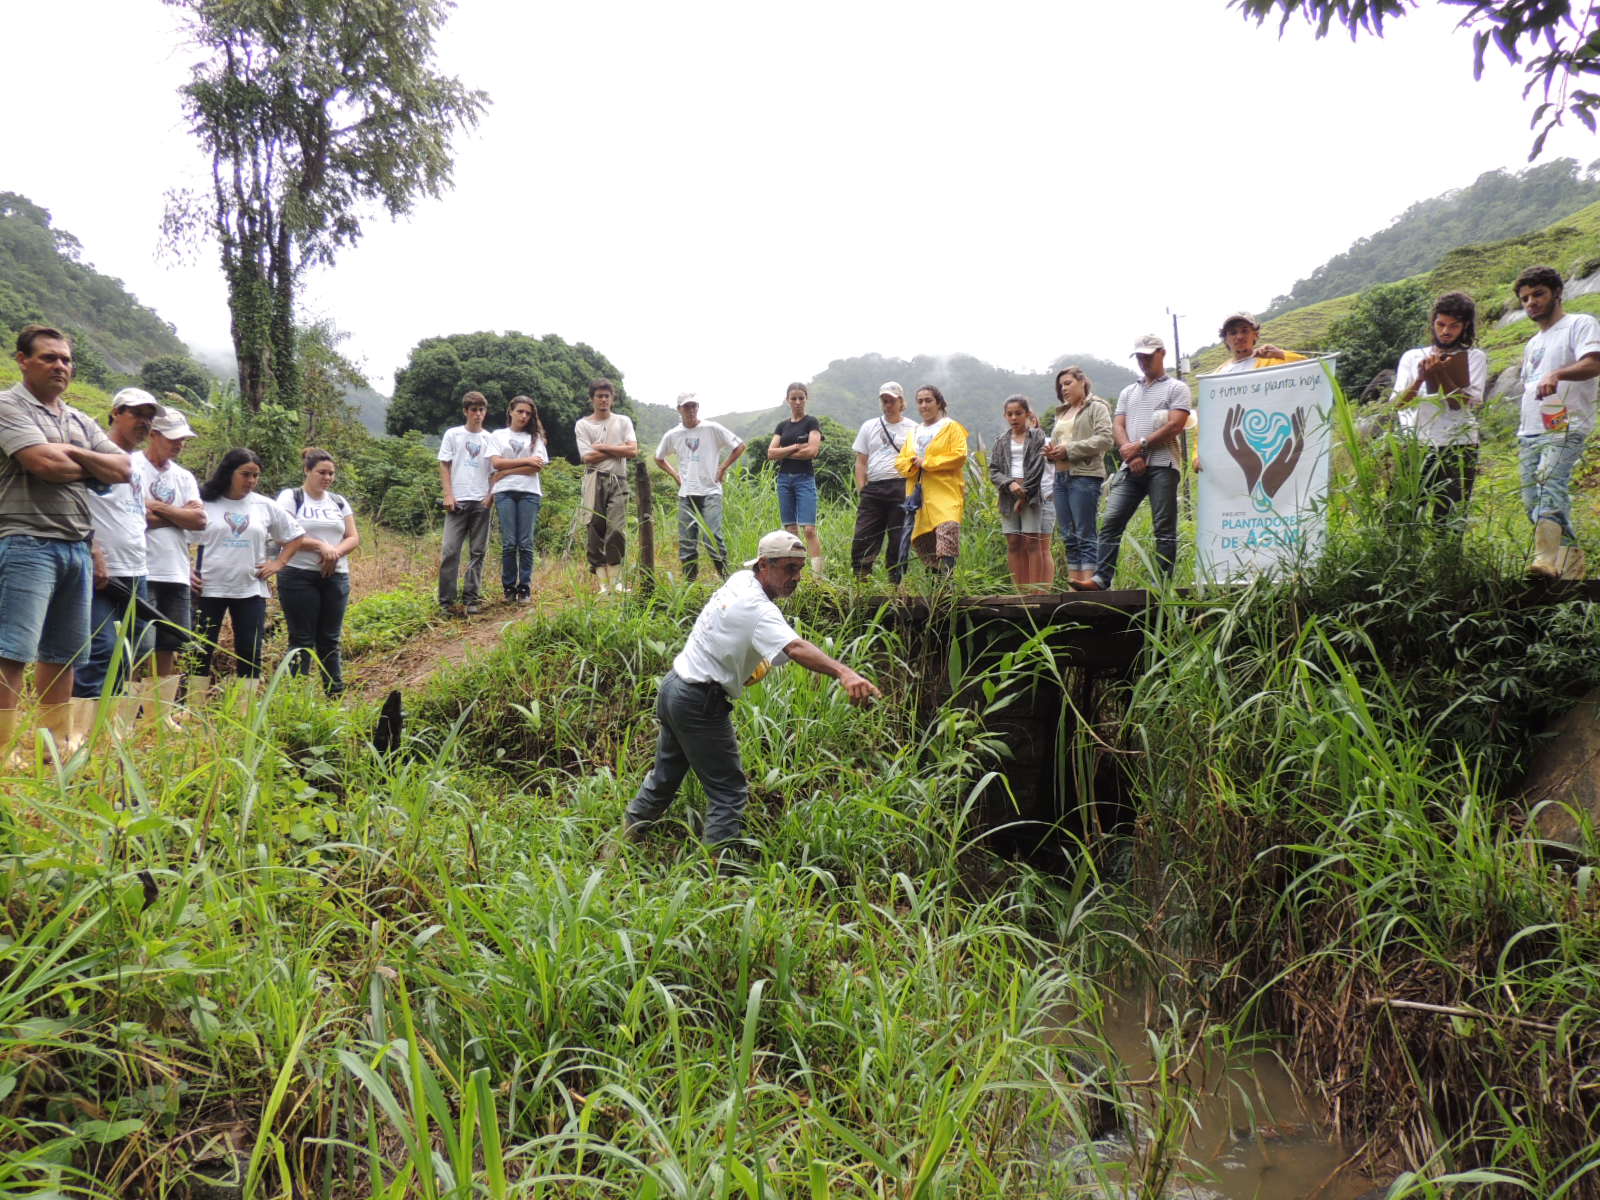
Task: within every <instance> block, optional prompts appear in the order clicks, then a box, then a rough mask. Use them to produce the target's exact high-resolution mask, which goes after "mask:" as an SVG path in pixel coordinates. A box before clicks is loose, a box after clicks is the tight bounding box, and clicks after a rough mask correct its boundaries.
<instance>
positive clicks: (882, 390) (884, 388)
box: [878, 379, 906, 400]
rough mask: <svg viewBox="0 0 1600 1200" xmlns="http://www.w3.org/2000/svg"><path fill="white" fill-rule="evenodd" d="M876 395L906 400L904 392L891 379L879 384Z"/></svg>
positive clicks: (903, 389)
mask: <svg viewBox="0 0 1600 1200" xmlns="http://www.w3.org/2000/svg"><path fill="white" fill-rule="evenodd" d="M878 395H879V396H880V397H881V396H893V397H894V398H895V399H896V400H904V399H905V398H906V390H905V388H903V387H901V386H900V385H899V384H898V383H896V382H895V381H894V380H892V379H891V380H889V382H888V383H885V384H881V385H880V386H879V387H878Z"/></svg>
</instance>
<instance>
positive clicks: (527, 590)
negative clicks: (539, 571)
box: [489, 396, 550, 602]
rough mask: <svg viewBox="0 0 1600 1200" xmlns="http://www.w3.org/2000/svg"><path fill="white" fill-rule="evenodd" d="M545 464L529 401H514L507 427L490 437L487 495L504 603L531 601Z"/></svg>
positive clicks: (522, 398) (546, 450) (543, 445)
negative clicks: (496, 532)
mask: <svg viewBox="0 0 1600 1200" xmlns="http://www.w3.org/2000/svg"><path fill="white" fill-rule="evenodd" d="M549 461H550V450H549V448H548V444H547V443H546V442H545V437H544V422H542V421H541V420H539V410H538V409H537V408H535V407H534V403H533V400H532V398H531V397H529V396H513V397H512V398H511V403H510V404H509V405H508V406H507V407H506V427H505V428H504V429H499V430H496V431H495V432H494V433H493V434H491V435H490V443H489V466H490V467H491V468H492V469H493V472H494V473H493V474H492V475H490V476H489V494H490V495H491V496H492V497H493V499H494V510H495V513H496V514H497V515H498V516H499V518H500V583H501V586H502V587H504V588H505V593H506V599H507V600H520V601H523V602H526V601H528V600H531V599H532V598H533V539H534V537H535V535H536V534H537V533H538V532H539V505H540V504H541V503H542V502H543V500H544V486H543V485H542V484H541V483H540V482H539V472H540V471H542V470H543V469H544V467H545V465H546V464H547V463H548V462H549Z"/></svg>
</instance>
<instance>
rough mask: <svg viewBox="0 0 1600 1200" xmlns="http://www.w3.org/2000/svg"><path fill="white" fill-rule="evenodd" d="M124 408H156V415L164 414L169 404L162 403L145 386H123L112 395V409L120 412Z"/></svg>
mask: <svg viewBox="0 0 1600 1200" xmlns="http://www.w3.org/2000/svg"><path fill="white" fill-rule="evenodd" d="M124 408H154V409H155V410H156V416H158V417H160V416H164V415H165V414H166V411H167V406H166V405H164V404H162V403H161V401H159V400H157V399H156V398H155V397H154V396H152V395H151V394H150V393H149V392H147V391H145V390H144V389H143V388H123V389H122V390H121V391H120V392H118V393H117V394H116V395H115V396H113V397H111V411H112V412H120V411H121V410H122V409H124Z"/></svg>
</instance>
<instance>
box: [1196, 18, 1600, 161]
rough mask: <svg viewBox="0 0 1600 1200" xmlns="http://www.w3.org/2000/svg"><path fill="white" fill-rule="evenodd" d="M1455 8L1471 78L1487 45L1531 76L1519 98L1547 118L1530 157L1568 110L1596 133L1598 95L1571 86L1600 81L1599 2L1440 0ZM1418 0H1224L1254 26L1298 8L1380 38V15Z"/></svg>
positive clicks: (1322, 32)
mask: <svg viewBox="0 0 1600 1200" xmlns="http://www.w3.org/2000/svg"><path fill="white" fill-rule="evenodd" d="M1437 2H1438V3H1440V4H1446V5H1449V6H1450V7H1451V8H1453V9H1455V10H1457V11H1460V12H1461V13H1462V16H1461V22H1460V24H1461V26H1462V28H1467V29H1471V30H1472V31H1473V34H1472V52H1473V64H1472V72H1473V76H1474V77H1475V78H1478V79H1481V78H1483V59H1484V54H1485V52H1486V51H1487V50H1488V49H1489V47H1490V46H1491V45H1492V46H1493V47H1494V48H1495V49H1497V50H1499V51H1500V53H1501V54H1503V55H1505V58H1506V61H1507V62H1509V63H1511V64H1512V65H1517V64H1521V65H1522V67H1523V70H1524V71H1525V72H1526V73H1527V76H1528V85H1527V87H1525V88H1524V89H1523V95H1524V96H1531V95H1534V94H1535V93H1538V95H1539V97H1540V99H1539V101H1538V103H1537V105H1536V106H1535V108H1534V111H1533V122H1532V123H1533V124H1534V125H1536V126H1537V125H1538V124H1539V123H1540V122H1541V121H1542V122H1544V126H1543V128H1541V129H1540V130H1539V134H1538V136H1537V137H1535V138H1534V140H1533V150H1532V152H1531V153H1530V154H1529V155H1528V159H1529V160H1530V161H1532V160H1533V159H1535V158H1538V157H1539V151H1540V150H1542V149H1544V140H1545V138H1546V137H1548V136H1549V135H1550V131H1551V130H1552V129H1554V128H1555V127H1556V126H1557V125H1559V124H1561V120H1562V118H1563V117H1564V116H1566V115H1567V114H1568V113H1571V114H1572V115H1573V116H1575V117H1577V118H1578V120H1580V121H1582V122H1583V123H1584V125H1586V126H1587V127H1588V129H1589V132H1590V133H1594V132H1595V113H1596V111H1597V110H1600V93H1596V92H1591V91H1588V90H1587V89H1585V88H1583V87H1579V86H1576V85H1578V84H1581V83H1583V82H1584V81H1585V80H1586V79H1590V80H1595V79H1600V4H1597V3H1586V2H1584V0H1578V2H1576V3H1574V0H1437ZM1417 4H1418V0H1228V6H1229V7H1230V8H1237V9H1239V10H1240V11H1241V12H1242V13H1244V15H1245V16H1246V17H1247V18H1253V19H1254V20H1255V22H1256V23H1257V24H1260V23H1261V22H1262V21H1265V20H1266V19H1267V17H1268V16H1270V15H1272V14H1274V13H1281V14H1282V20H1281V21H1280V22H1279V24H1278V32H1279V33H1280V34H1281V33H1282V32H1283V29H1284V27H1285V26H1287V25H1288V24H1289V21H1290V20H1291V19H1292V18H1293V17H1294V16H1295V14H1296V13H1298V14H1299V15H1300V16H1302V17H1304V18H1305V19H1306V20H1307V21H1308V22H1310V23H1311V24H1313V25H1315V26H1316V27H1317V36H1318V37H1319V38H1320V37H1324V36H1326V35H1327V32H1328V30H1329V29H1331V28H1332V27H1333V26H1334V24H1335V23H1337V24H1339V25H1343V26H1344V27H1345V29H1346V30H1348V31H1349V34H1350V36H1351V38H1352V39H1353V38H1355V37H1357V36H1359V35H1361V34H1364V33H1365V34H1372V35H1374V36H1377V37H1382V36H1383V25H1384V22H1385V21H1391V20H1394V19H1396V18H1399V17H1403V16H1405V15H1406V14H1407V13H1408V12H1410V11H1411V10H1412V9H1413V8H1415V7H1417Z"/></svg>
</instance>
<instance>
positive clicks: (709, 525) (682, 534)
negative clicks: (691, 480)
mask: <svg viewBox="0 0 1600 1200" xmlns="http://www.w3.org/2000/svg"><path fill="white" fill-rule="evenodd" d="M702 539H704V541H705V543H706V552H707V553H708V554H710V555H711V561H712V562H713V563H714V564H716V568H717V570H718V571H720V572H721V573H722V574H724V575H726V574H727V573H728V547H727V545H726V544H725V543H724V542H723V540H722V493H721V492H713V493H712V494H711V495H709V496H679V497H678V560H679V561H680V562H682V563H683V568H684V574H685V575H687V576H688V577H689V578H690V579H693V578H694V577H695V576H696V575H697V574H699V571H700V563H699V558H700V542H701V540H702Z"/></svg>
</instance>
